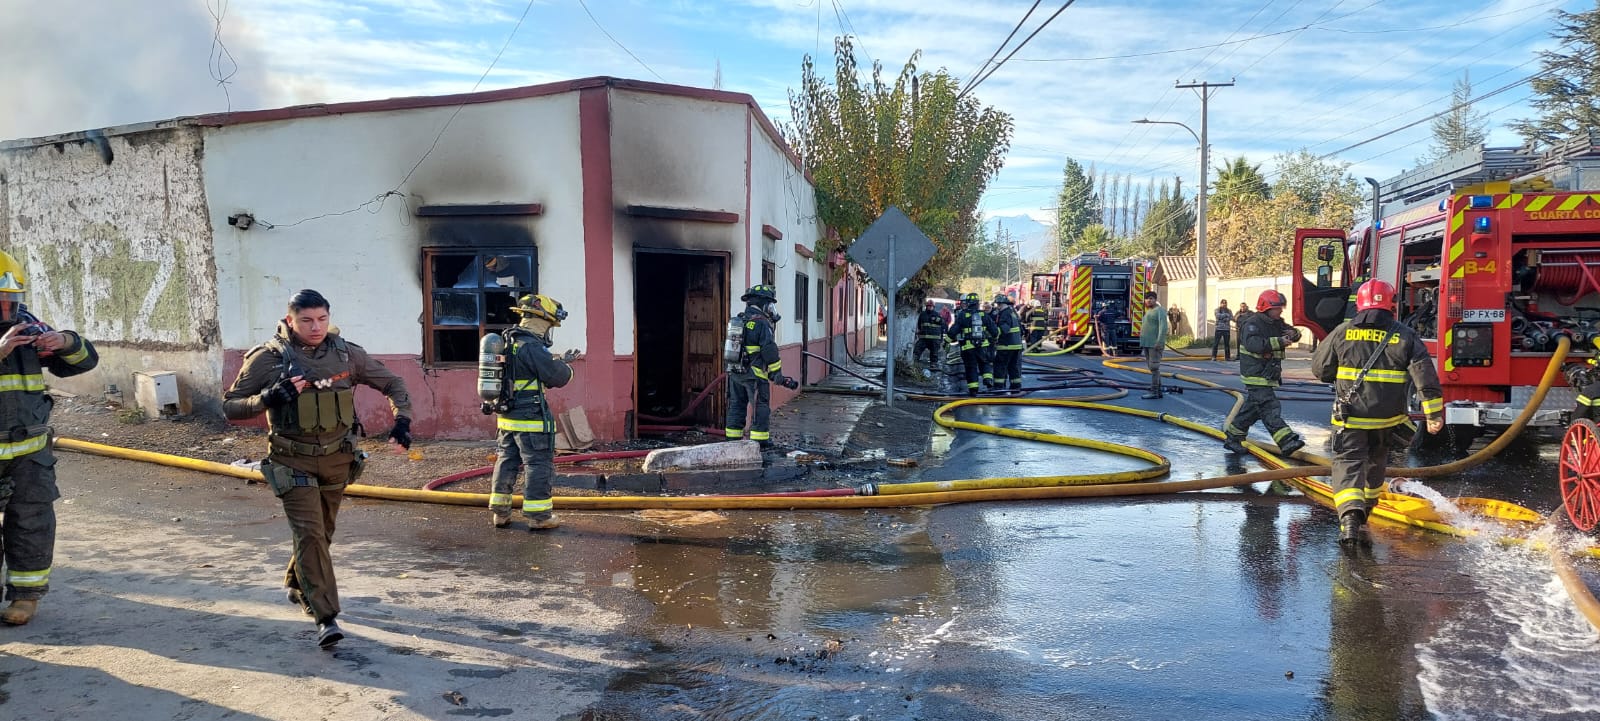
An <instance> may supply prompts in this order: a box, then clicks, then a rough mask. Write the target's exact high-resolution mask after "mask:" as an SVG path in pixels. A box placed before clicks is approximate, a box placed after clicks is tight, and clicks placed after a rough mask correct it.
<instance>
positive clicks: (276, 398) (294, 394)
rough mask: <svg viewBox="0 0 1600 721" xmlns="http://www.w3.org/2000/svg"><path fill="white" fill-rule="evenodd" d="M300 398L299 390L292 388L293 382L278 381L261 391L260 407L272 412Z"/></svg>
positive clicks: (286, 380)
mask: <svg viewBox="0 0 1600 721" xmlns="http://www.w3.org/2000/svg"><path fill="white" fill-rule="evenodd" d="M299 397H300V389H298V388H295V387H294V381H293V380H290V379H288V378H284V379H282V380H279V381H278V382H277V383H273V384H272V385H270V386H267V387H266V389H265V390H263V391H261V405H264V406H266V407H268V408H271V409H273V410H277V409H279V408H282V407H284V406H286V405H289V404H290V403H293V402H294V399H296V398H299Z"/></svg>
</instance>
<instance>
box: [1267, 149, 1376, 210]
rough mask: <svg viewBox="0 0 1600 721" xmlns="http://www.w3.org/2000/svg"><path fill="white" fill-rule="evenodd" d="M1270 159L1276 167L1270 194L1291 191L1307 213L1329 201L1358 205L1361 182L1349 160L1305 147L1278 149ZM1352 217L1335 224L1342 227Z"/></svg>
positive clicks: (1283, 193) (1359, 203)
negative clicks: (1314, 152)
mask: <svg viewBox="0 0 1600 721" xmlns="http://www.w3.org/2000/svg"><path fill="white" fill-rule="evenodd" d="M1272 163H1273V165H1275V166H1277V168H1278V178H1277V180H1274V181H1273V182H1272V193H1271V195H1272V197H1277V196H1280V195H1285V194H1289V193H1293V194H1294V195H1295V196H1296V197H1298V198H1299V199H1300V203H1301V204H1302V206H1303V207H1304V209H1305V212H1306V213H1308V214H1310V215H1313V216H1315V215H1320V214H1321V213H1322V208H1323V206H1325V205H1327V204H1329V203H1335V204H1338V205H1339V206H1341V207H1350V208H1355V207H1359V206H1360V205H1361V197H1362V194H1361V184H1360V183H1358V182H1356V179H1355V176H1352V175H1350V164H1349V163H1342V162H1333V161H1328V160H1322V159H1321V158H1318V157H1317V156H1315V155H1312V154H1311V151H1309V150H1306V149H1305V148H1301V149H1299V150H1296V151H1295V152H1292V153H1279V154H1278V155H1275V156H1273V158H1272ZM1351 220H1353V219H1346V220H1342V221H1341V222H1340V223H1339V224H1338V225H1336V226H1335V227H1339V228H1342V227H1345V226H1346V225H1349V223H1350V221H1351Z"/></svg>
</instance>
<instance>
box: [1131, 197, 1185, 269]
mask: <svg viewBox="0 0 1600 721" xmlns="http://www.w3.org/2000/svg"><path fill="white" fill-rule="evenodd" d="M1139 244H1140V245H1141V246H1142V247H1144V248H1146V249H1148V252H1149V253H1150V254H1151V255H1155V256H1162V255H1186V254H1188V253H1191V252H1193V251H1192V248H1193V246H1194V208H1193V207H1192V206H1191V204H1190V203H1189V201H1188V200H1187V199H1185V198H1184V197H1183V180H1182V179H1179V180H1178V181H1177V183H1176V184H1175V185H1174V186H1173V187H1172V188H1171V190H1170V192H1169V191H1168V187H1167V182H1166V181H1164V180H1163V181H1161V190H1160V192H1159V193H1158V194H1157V195H1156V196H1155V201H1154V202H1152V203H1151V204H1150V210H1149V212H1148V213H1146V214H1145V218H1144V224H1143V225H1142V226H1141V227H1140V228H1139Z"/></svg>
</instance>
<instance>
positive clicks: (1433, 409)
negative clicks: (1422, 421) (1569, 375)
mask: <svg viewBox="0 0 1600 721" xmlns="http://www.w3.org/2000/svg"><path fill="white" fill-rule="evenodd" d="M1578 398H1579V399H1582V398H1583V396H1578ZM1586 405H1594V404H1593V403H1589V404H1586ZM1443 410H1444V399H1443V398H1429V399H1427V400H1425V401H1423V402H1422V412H1423V413H1426V414H1428V415H1430V416H1431V415H1435V414H1437V413H1440V412H1442V411H1443Z"/></svg>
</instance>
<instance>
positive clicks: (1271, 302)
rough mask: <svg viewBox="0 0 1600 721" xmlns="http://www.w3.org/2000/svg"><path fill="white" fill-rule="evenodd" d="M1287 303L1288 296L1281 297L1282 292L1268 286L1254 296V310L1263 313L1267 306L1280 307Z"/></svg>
mask: <svg viewBox="0 0 1600 721" xmlns="http://www.w3.org/2000/svg"><path fill="white" fill-rule="evenodd" d="M1288 304H1289V299H1288V298H1285V297H1283V294H1282V293H1279V292H1278V291H1275V290H1272V289H1270V288H1269V289H1267V290H1263V291H1261V296H1260V297H1259V298H1256V312H1257V313H1265V312H1267V309H1268V308H1282V307H1284V306H1286V305H1288Z"/></svg>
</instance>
